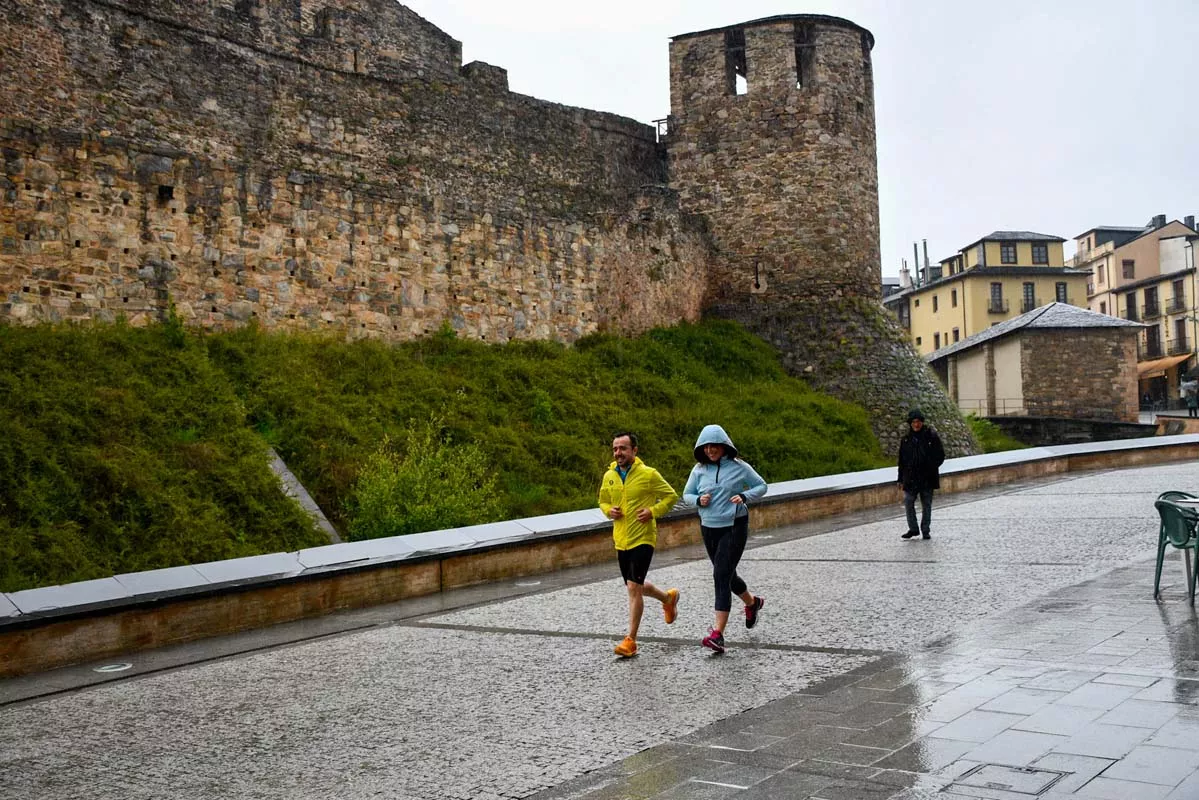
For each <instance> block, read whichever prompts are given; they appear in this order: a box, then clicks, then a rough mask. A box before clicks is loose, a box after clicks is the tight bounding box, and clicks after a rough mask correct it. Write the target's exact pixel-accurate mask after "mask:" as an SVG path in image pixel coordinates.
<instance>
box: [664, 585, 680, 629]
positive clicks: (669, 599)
mask: <svg viewBox="0 0 1199 800" xmlns="http://www.w3.org/2000/svg"><path fill="white" fill-rule="evenodd" d="M678 615H679V590H678V589H667V590H666V602H665V603H663V604H662V616H664V617H666V624H667V625H669V624H670V623H672V622H674V621H675V618H676V617H678Z"/></svg>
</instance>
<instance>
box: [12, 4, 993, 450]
mask: <svg viewBox="0 0 1199 800" xmlns="http://www.w3.org/2000/svg"><path fill="white" fill-rule="evenodd" d="M0 18H3V19H4V20H5V27H4V30H3V31H2V32H0V67H2V68H3V69H2V70H0V76H2V77H0V82H2V87H0V157H2V158H3V164H2V166H0V198H2V202H0V293H2V295H3V301H4V302H3V303H0V318H6V319H8V320H12V321H19V322H38V321H45V320H87V319H99V320H111V319H116V318H117V317H124V318H127V319H129V320H131V321H132V322H134V323H135V324H136V323H142V322H146V321H150V320H154V319H160V318H162V317H163V316H164V315H165V314H166V313H168V310H169V309H171V308H172V307H173V308H174V309H176V311H177V313H178V314H179V315H180V316H181V317H183V318H184V319H185V320H186V321H188V322H189V323H190V324H194V325H198V326H203V327H206V328H210V329H220V328H226V327H231V326H236V325H241V324H244V323H246V322H247V321H250V320H257V321H258V322H259V323H260V324H262V325H263V326H264V327H266V328H270V329H282V330H314V329H327V330H335V331H339V332H344V333H345V334H346V335H348V336H374V337H380V338H387V339H396V340H401V339H408V338H412V337H415V336H420V335H423V334H425V333H428V332H430V331H433V330H435V329H437V328H438V327H439V326H440V325H442V324H446V323H448V324H450V325H452V326H453V327H454V328H455V329H456V330H458V331H459V332H460V333H461V335H464V336H470V337H474V338H479V339H484V340H487V341H506V340H509V339H513V338H544V339H555V340H559V341H565V342H570V341H574V340H575V339H577V338H578V337H580V336H582V335H585V334H587V333H589V332H592V331H596V330H613V331H621V332H626V333H637V332H640V331H642V330H644V329H646V328H649V327H652V326H655V325H669V324H673V323H675V322H679V321H682V320H694V319H697V318H698V316H699V315H700V313H701V312H703V311H705V310H708V311H711V312H713V313H716V314H720V315H723V316H728V317H731V318H733V319H737V320H740V321H742V322H744V323H745V324H747V325H749V327H750V328H751V329H752V330H754V331H755V332H757V333H759V334H760V335H762V336H764V337H765V338H767V339H769V340H770V341H772V342H773V343H774V344H776V345H777V346H779V347H780V349H781V350H782V351H783V353H784V354H785V359H786V363H787V366H788V368H789V369H790V370H791V371H792V372H794V373H795V374H798V375H801V376H804V377H807V378H808V379H809V380H810V381H811V382H812V383H814V384H815V385H816V386H818V387H820V388H822V389H824V390H826V391H831V392H833V393H835V394H840V395H841V396H844V397H846V398H848V399H851V400H854V401H856V402H859V403H861V404H862V405H864V406H866V408H867V409H869V410H870V411H871V413H872V414H873V415H874V417H875V420H876V431H877V432H878V433H879V436H880V439H881V440H882V441H883V443H884V445H885V446H891V445H892V444H893V443H894V442H895V440H896V438H897V436H898V434H899V433H900V432H901V430H902V418H903V415H904V413H905V412H906V409H907V407H909V406H912V405H922V406H923V407H925V410H926V411H928V412H930V413H931V414H932V415H933V416H937V415H938V412H939V411H941V410H943V411H944V414H943V416H944V419H945V422H944V423H943V425H942V431H943V433H944V434H945V435H946V439H947V441H948V443H949V444H950V447H951V449H954V450H955V451H957V452H965V451H968V450H969V448H970V446H971V443H970V439H969V435H968V433H966V432H965V428H964V426H963V425H962V424H961V421H960V418H959V417H957V415H956V412H955V411H954V410H953V407H952V404H950V403H948V402H947V401H946V399H945V395H944V393H943V392H942V391H941V390H940V389H939V387H938V385H937V383H936V381H935V379H934V378H933V376H932V374H931V373H930V372H929V371H928V369H927V368H926V366H925V365H924V364H923V362H921V361H920V359H919V358H918V357H916V355H915V353H914V352H913V351H912V350H911V347H910V346H909V345H907V343H906V340H905V339H904V337H903V335H902V332H901V331H899V330H898V329H897V328H896V326H895V324H894V323H893V322H890V321H889V320H888V317H887V316H886V315H885V314H884V313H883V312H882V310H881V307H880V306H879V303H878V288H877V287H878V285H879V281H878V273H879V251H878V191H877V169H876V156H875V132H874V100H873V85H872V71H871V63H870V49H871V46H872V44H873V38H872V37H871V35H870V33H869V32H867V31H865V30H864V29H862V28H860V27H858V26H856V25H854V24H853V23H850V22H847V21H845V20H840V19H836V18H832V17H819V16H788V17H775V18H771V19H768V20H759V21H756V22H750V23H744V24H742V25H738V26H732V27H730V28H724V29H720V30H717V31H704V32H699V33H695V34H687V35H683V36H679V37H676V38H675V39H674V40H673V42H672V44H671V106H672V108H671V120H670V131H669V134H668V135H667V136H666V137H665V141H664V142H659V141H658V140H657V136H656V131H655V130H654V129H653V128H652V127H650V126H647V125H643V124H640V123H637V122H635V121H633V120H629V119H626V118H623V117H619V116H616V115H613V114H606V113H600V112H595V111H589V110H586V109H579V108H572V107H567V106H562V105H558V104H554V103H549V102H545V101H541V100H537V99H535V98H531V97H527V96H523V95H519V94H514V93H512V92H510V91H509V90H508V85H507V74H506V72H505V71H504V70H503V69H501V68H499V67H495V66H492V65H488V64H483V63H480V62H474V63H471V64H467V65H465V66H463V65H461V53H462V49H461V45H460V44H459V43H458V42H457V41H455V40H454V39H453V38H452V37H450V36H448V35H447V34H446V33H444V32H442V31H441V30H439V29H438V28H436V27H435V26H433V25H432V24H430V23H428V22H427V21H425V20H423V19H422V18H420V17H419V16H418V15H416V14H414V13H413V12H412V11H410V10H409V9H407V8H405V7H404V6H402V5H400V4H398V3H396V2H392V0H0ZM739 75H740V77H742V78H744V79H745V80H746V82H747V84H746V85H747V86H748V91H747V92H746V93H745V94H744V95H739V94H737V78H738V76H739ZM955 426H956V427H955Z"/></svg>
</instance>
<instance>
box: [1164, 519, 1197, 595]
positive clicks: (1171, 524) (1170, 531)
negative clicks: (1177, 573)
mask: <svg viewBox="0 0 1199 800" xmlns="http://www.w3.org/2000/svg"><path fill="white" fill-rule="evenodd" d="M1153 506H1154V508H1156V509H1157V514H1158V516H1159V517H1161V521H1162V524H1161V529H1160V530H1159V531H1158V534H1157V572H1156V573H1155V574H1154V576H1153V597H1154V599H1157V596H1158V595H1159V594H1160V593H1161V581H1162V561H1163V560H1164V559H1165V557H1166V545H1172V546H1174V547H1177V548H1178V549H1179V550H1182V552H1183V558H1184V559H1185V561H1186V567H1187V588H1188V590H1189V593H1188V597H1189V598H1190V600H1191V603H1192V604H1193V603H1194V602H1195V578H1196V573H1197V572H1199V570H1195V569H1192V566H1191V551H1194V553H1195V559H1196V564H1195V566H1196V567H1199V534H1197V532H1196V529H1197V528H1199V508H1195V509H1192V508H1185V507H1183V506H1179V505H1177V504H1175V503H1173V502H1171V501H1170V500H1169V499H1165V500H1156V501H1154V503H1153Z"/></svg>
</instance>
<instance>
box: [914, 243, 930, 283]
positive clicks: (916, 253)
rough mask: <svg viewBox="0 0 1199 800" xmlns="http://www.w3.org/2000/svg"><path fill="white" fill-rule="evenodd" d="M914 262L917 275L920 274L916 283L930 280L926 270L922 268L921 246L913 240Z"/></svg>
mask: <svg viewBox="0 0 1199 800" xmlns="http://www.w3.org/2000/svg"><path fill="white" fill-rule="evenodd" d="M912 264H913V266H915V267H916V275H917V276H918V277H917V278H916V285H917V286H919V285H920V284H922V283H924V282H925V281H926V280H928V275H926V274H925V272H924V270H922V269H920V246H919V245H918V244H916V243H915V242H912Z"/></svg>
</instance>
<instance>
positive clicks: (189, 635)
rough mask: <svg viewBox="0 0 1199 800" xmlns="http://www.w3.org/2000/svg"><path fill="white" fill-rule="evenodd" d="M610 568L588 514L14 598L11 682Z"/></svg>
mask: <svg viewBox="0 0 1199 800" xmlns="http://www.w3.org/2000/svg"><path fill="white" fill-rule="evenodd" d="M1193 458H1199V435H1195V434H1190V435H1183V436H1162V437H1153V438H1148V439H1134V440H1123V441H1118V442H1100V443H1094V444H1083V445H1070V446H1062V447H1041V448H1032V449H1028V450H1017V451H1012V452H1009V453H994V454H991V455H985V456H971V457H968V458H958V459H951V460H949V461H947V462H946V463H945V466H944V467H943V468H942V472H941V474H942V479H941V490H942V491H943V492H963V491H969V490H972V489H979V488H983V487H986V486H993V485H997V484H1003V483H1010V482H1014V481H1021V480H1028V479H1032V478H1042V477H1047V476H1051V475H1058V474H1062V473H1066V472H1072V471H1077V470H1091V469H1111V468H1119V467H1132V466H1143V465H1148V464H1157V463H1164V462H1168V461H1179V460H1186V459H1193ZM1180 488H1194V487H1180ZM900 500H901V495H900V492H899V489H898V487H897V486H896V483H895V469H894V468H885V469H877V470H869V471H866V472H854V473H847V474H842V475H826V476H822V477H819V478H809V479H805V480H797V481H786V482H783V483H775V484H771V486H770V490H769V492H768V493H767V495H766V497H765V498H763V499H762V500H761V501H759V502H758V503H756V504H755V505H754V508H753V516H752V520H753V523H752V524H753V527H754V529H763V528H774V527H779V526H783V525H790V524H794V523H798V522H805V521H808V520H813V519H818V518H821V517H827V516H831V515H835V514H842V513H846V512H852V511H859V510H862V509H866V508H876V507H879V506H884V505H891V504H895V505H898V504H899V502H900ZM698 541H699V522H698V518H697V517H696V515H695V512H694V510H690V509H679V510H676V511H673V512H671V513H670V514H668V515H667V516H666V517H664V518H663V519H661V520H659V528H658V546H659V549H668V548H672V547H678V546H680V545H685V544H692V543H695V542H698ZM603 561H612V562H615V557H614V554H613V552H612V539H611V533H610V523H609V522H607V521H606V520H605V519H604V518H603V516H602V515H601V514H600V512H599V510H598V509H589V510H585V511H576V512H570V513H567V514H555V515H551V516H547V517H537V518H533V519H524V520H510V521H507V522H499V523H494V524H491V525H479V526H474V527H471V528H460V529H455V530H450V531H434V532H430V533H421V534H414V535H412V536H402V537H396V538H393V539H378V540H372V541H366V542H346V543H342V544H334V545H328V546H326V547H317V548H311V549H309V550H301V551H299V552H298V553H275V554H271V555H265V556H253V557H251V558H241V559H232V560H230V561H221V562H213V563H211V564H197V565H194V566H188V567H174V568H171V569H164V570H154V571H151V572H141V573H133V574H129V575H117V576H114V577H112V578H105V579H102V580H96V581H84V582H81V583H76V584H68V585H65V586H49V587H44V588H41V589H30V590H28V591H24V592H14V593H11V594H8V595H0V677H11V676H15V675H21V674H24V673H28V672H36V671H41V670H46V669H51V668H54V667H60V666H65V665H68V664H73V663H79V662H82V661H91V660H95V659H100V658H106V657H109V656H113V655H117V654H120V653H128V652H131V651H136V650H142V649H147V648H153V647H161V646H163V645H169V644H176V643H180V642H186V641H192V640H195V639H201V638H204V637H209V636H219V635H222V634H228V633H234V632H237V631H243V630H250V629H253V628H261V627H265V626H268V625H274V624H278V623H282V622H290V621H293V620H297V619H302V618H306V617H313V616H318V615H321V614H328V613H330V612H333V611H338V610H341V609H351V608H362V607H366V606H372V605H378V604H383V603H390V602H395V601H397V600H403V599H406V598H410V597H417V596H421V595H426V594H432V593H435V592H438V591H443V590H446V589H453V588H458V587H463V586H470V585H472V584H477V583H484V582H488V581H500V580H509V579H512V578H517V577H522V576H526V575H535V574H539V573H545V572H552V571H555V570H559V569H563V568H567V567H574V566H581V565H585V564H594V563H598V562H603ZM613 569H615V566H614V567H613Z"/></svg>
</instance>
